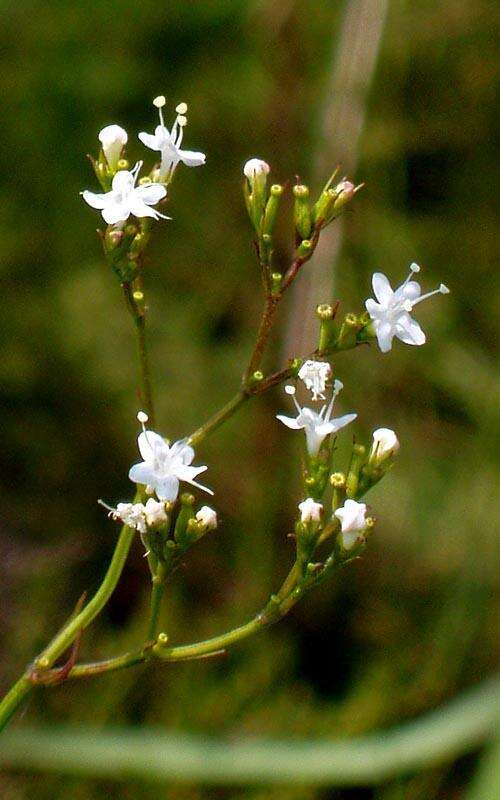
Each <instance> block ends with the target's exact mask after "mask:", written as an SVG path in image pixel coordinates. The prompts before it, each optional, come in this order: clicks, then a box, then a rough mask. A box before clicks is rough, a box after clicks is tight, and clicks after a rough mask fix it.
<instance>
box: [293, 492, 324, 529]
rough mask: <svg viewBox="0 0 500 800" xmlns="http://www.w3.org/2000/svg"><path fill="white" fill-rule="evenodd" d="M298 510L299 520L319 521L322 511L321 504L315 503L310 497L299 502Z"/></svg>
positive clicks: (304, 521)
mask: <svg viewBox="0 0 500 800" xmlns="http://www.w3.org/2000/svg"><path fill="white" fill-rule="evenodd" d="M299 511H300V521H301V522H303V523H307V522H319V521H320V520H321V514H322V512H323V505H322V504H321V503H317V502H316V501H315V500H313V499H312V497H308V498H307V499H306V500H303V501H302V503H299Z"/></svg>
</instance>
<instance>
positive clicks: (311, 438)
mask: <svg viewBox="0 0 500 800" xmlns="http://www.w3.org/2000/svg"><path fill="white" fill-rule="evenodd" d="M342 387H343V384H342V383H341V382H340V381H335V384H334V389H333V393H332V399H331V400H330V402H329V403H328V404H327V403H325V405H324V406H323V407H322V408H321V410H320V411H319V413H318V412H317V411H314V410H313V409H312V408H306V407H304V408H301V407H300V405H299V404H298V402H297V399H296V397H295V388H294V387H293V386H285V391H286V392H287V393H288V394H290V395H292V397H293V402H294V403H295V407H296V409H297V411H298V415H297V417H285V416H283V415H282V414H277V419H279V420H280V422H282V423H283V424H284V425H286V426H287V428H292V429H293V430H296V431H298V430H302V429H303V430H304V431H305V434H306V443H307V450H308V453H309V455H310V456H317V455H318V452H319V449H320V447H321V444H322V442H323V439H324V438H325V437H326V436H328V435H329V434H330V433H336V432H337V431H339V430H340V429H341V428H344V427H345V426H346V425H349V423H350V422H352V421H353V420H354V419H356V417H357V416H358V415H357V414H344V416H343V417H337V419H331V416H332V411H333V404H334V401H335V398H336V397H337V395H338V394H339V392H340V391H341V389H342Z"/></svg>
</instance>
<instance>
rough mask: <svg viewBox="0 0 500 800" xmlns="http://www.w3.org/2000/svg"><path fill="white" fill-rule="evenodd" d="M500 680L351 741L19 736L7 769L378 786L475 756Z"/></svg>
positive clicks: (7, 746)
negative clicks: (420, 715) (387, 728)
mask: <svg viewBox="0 0 500 800" xmlns="http://www.w3.org/2000/svg"><path fill="white" fill-rule="evenodd" d="M499 715H500V679H498V678H497V679H491V680H489V681H486V682H484V683H483V684H481V685H480V686H478V687H476V688H474V689H472V690H470V691H468V692H467V693H465V694H463V695H462V696H461V697H459V698H458V699H456V700H453V701H452V702H450V703H449V704H448V705H446V706H443V707H442V708H439V709H437V710H436V711H433V712H431V713H429V714H426V715H424V716H423V717H420V718H419V719H417V720H415V721H413V722H409V723H407V724H405V725H403V726H401V727H399V728H397V729H393V730H392V731H388V732H380V733H375V734H370V735H368V736H365V737H360V738H356V739H350V740H338V741H334V742H325V741H316V742H311V741H298V740H295V741H287V742H285V741H272V740H264V739H251V740H239V741H235V740H233V741H223V740H215V739H208V738H201V737H190V736H185V735H182V734H178V735H177V734H165V733H162V732H160V731H151V730H130V729H129V730H124V729H121V730H114V731H113V730H108V731H101V732H96V731H93V730H88V729H82V728H70V727H66V728H52V729H48V728H44V729H40V730H29V729H28V730H26V729H19V730H11V731H10V732H8V733H6V734H4V736H3V737H2V740H1V747H0V766H1V767H3V768H4V769H5V768H10V769H22V770H23V771H26V770H36V771H43V772H47V771H51V772H54V771H55V772H64V773H67V774H77V775H81V776H92V777H103V778H104V777H105V778H107V779H110V778H113V779H116V780H125V779H130V778H140V779H143V780H149V781H153V782H155V781H156V782H158V781H165V780H176V781H201V782H203V783H207V784H245V783H266V784H276V783H278V784H279V783H288V782H292V781H293V782H301V783H307V784H310V785H313V784H314V785H330V786H352V785H374V784H377V783H380V782H382V781H386V780H389V779H391V778H394V777H397V776H398V775H401V774H405V773H408V772H416V771H418V770H422V769H424V768H426V767H430V766H437V765H439V764H442V763H446V762H449V761H452V760H453V759H455V758H457V757H458V756H460V755H462V754H464V753H467V752H471V751H472V750H474V749H476V748H477V747H479V746H480V745H481V744H482V743H483V742H484V741H485V740H487V739H488V738H489V737H490V736H492V735H493V734H494V732H495V730H496V728H497V723H498V718H499Z"/></svg>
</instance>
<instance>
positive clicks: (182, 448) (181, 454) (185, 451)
mask: <svg viewBox="0 0 500 800" xmlns="http://www.w3.org/2000/svg"><path fill="white" fill-rule="evenodd" d="M170 454H171V455H172V456H173V457H174V458H178V459H179V461H180V462H181V464H191V462H192V460H193V458H194V450H193V448H192V447H190V446H189V445H188V444H186V440H185V439H179V441H178V442H174V443H173V445H172V447H171V448H170Z"/></svg>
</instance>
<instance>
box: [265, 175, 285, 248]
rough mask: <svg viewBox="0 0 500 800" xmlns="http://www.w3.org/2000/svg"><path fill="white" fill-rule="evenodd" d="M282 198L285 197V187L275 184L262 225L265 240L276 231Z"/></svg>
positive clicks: (270, 193) (271, 189) (270, 191)
mask: <svg viewBox="0 0 500 800" xmlns="http://www.w3.org/2000/svg"><path fill="white" fill-rule="evenodd" d="M282 196H283V186H280V184H279V183H273V185H272V186H271V188H270V190H269V200H268V201H267V204H266V209H265V212H264V220H263V223H262V236H263V238H264V237H266V236H269V237H270V236H271V234H272V232H273V230H274V225H275V223H276V217H277V215H278V208H279V205H280V201H281V198H282Z"/></svg>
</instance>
